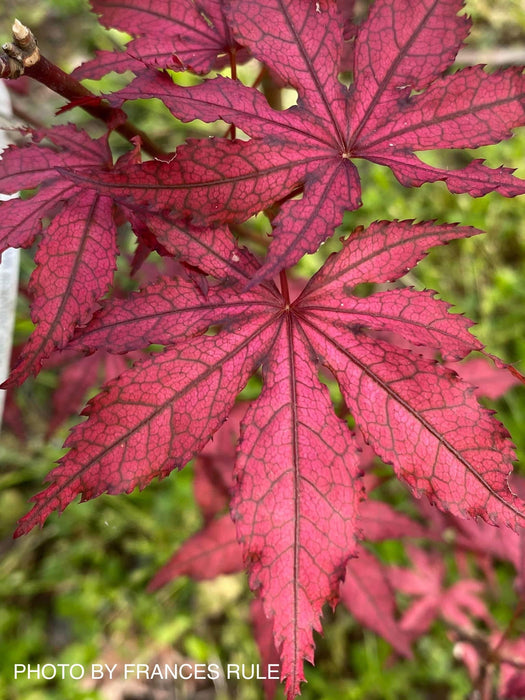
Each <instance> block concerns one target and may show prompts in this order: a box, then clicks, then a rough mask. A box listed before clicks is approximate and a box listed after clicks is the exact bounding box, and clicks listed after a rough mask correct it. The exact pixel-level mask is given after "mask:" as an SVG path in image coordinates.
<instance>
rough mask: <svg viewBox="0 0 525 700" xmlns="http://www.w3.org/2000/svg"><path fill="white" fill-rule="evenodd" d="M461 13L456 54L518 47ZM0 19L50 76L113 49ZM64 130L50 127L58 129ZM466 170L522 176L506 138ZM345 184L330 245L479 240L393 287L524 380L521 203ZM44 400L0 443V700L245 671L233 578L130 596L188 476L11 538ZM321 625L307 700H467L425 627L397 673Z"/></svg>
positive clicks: (42, 393) (484, 13)
mask: <svg viewBox="0 0 525 700" xmlns="http://www.w3.org/2000/svg"><path fill="white" fill-rule="evenodd" d="M468 9H469V12H470V13H471V14H472V15H473V17H474V18H475V20H476V25H475V29H474V31H473V34H472V37H471V39H470V44H471V46H478V47H484V46H494V45H505V44H506V43H507V42H509V41H514V42H519V41H521V42H524V41H525V9H524V7H523V4H522V2H520V0H491V2H488V0H470V1H469V2H468ZM14 16H17V17H19V18H20V19H21V20H22V21H23V22H25V23H27V24H28V25H29V26H31V27H32V29H33V30H34V31H35V32H36V33H37V36H38V38H39V41H40V45H41V46H42V48H43V50H44V52H45V53H46V55H48V56H49V57H50V58H52V59H53V60H55V61H56V62H58V63H60V64H61V65H63V67H64V68H66V69H72V68H73V67H74V66H75V65H78V63H80V62H81V61H82V60H84V59H85V58H87V57H88V56H89V54H90V53H91V52H92V51H93V49H94V48H95V47H99V48H111V47H112V46H113V45H115V44H118V43H120V42H121V41H122V36H121V35H119V34H118V33H116V32H108V31H106V30H103V29H101V28H100V27H99V26H98V24H97V22H96V19H95V17H94V16H93V15H90V14H89V13H88V12H87V5H86V3H84V2H83V0H39V2H38V3H34V2H32V1H30V0H20V1H14V0H7V1H5V0H4V3H3V7H2V8H0V31H1V32H2V34H3V35H5V40H7V39H8V27H9V26H10V23H11V21H12V19H13V17H14ZM110 80H112V78H111V79H110ZM104 85H105V84H103V86H104ZM29 99H31V98H29ZM54 104H55V103H54V102H53V103H52V105H54ZM57 104H60V102H59V101H57ZM32 110H34V111H35V112H36V113H38V111H39V106H37V105H35V104H33V106H31V105H30V104H29V105H28V106H27V112H28V113H29V114H31V111H32ZM129 112H130V116H131V117H132V119H134V120H135V121H136V123H137V124H140V127H141V128H143V129H144V130H145V131H148V132H150V133H152V135H153V136H154V137H155V138H158V139H159V141H160V142H161V143H164V142H168V141H169V142H170V143H171V145H172V147H174V146H175V145H177V143H181V142H182V141H183V140H184V139H185V138H186V137H187V136H188V135H189V134H192V135H199V134H203V133H207V132H205V131H204V129H203V127H202V126H201V125H199V124H198V123H196V124H192V125H180V123H178V122H176V120H174V119H173V117H171V116H170V115H169V114H168V113H167V111H166V110H165V109H164V108H163V107H162V106H161V105H159V103H158V102H155V101H148V102H146V103H138V104H136V105H133V106H130V108H129ZM71 117H72V115H71V114H67V115H65V116H64V117H63V119H70V118H71ZM75 118H77V119H79V120H80V121H82V122H83V123H85V122H86V121H87V120H86V118H85V117H80V116H78V117H75ZM117 148H118V145H117ZM472 155H473V156H476V157H483V158H486V159H487V161H488V163H489V164H490V165H492V166H493V167H496V166H498V165H500V164H501V163H505V164H507V165H508V164H510V165H513V166H514V167H519V168H520V169H519V171H518V174H519V175H521V177H525V166H524V165H523V164H524V163H525V133H523V132H521V133H520V134H519V135H518V136H516V137H514V138H513V139H512V140H511V141H509V142H506V143H503V144H500V145H499V146H495V147H490V148H486V149H478V150H477V151H476V152H473V153H472ZM422 158H424V159H433V162H438V163H443V162H446V163H448V164H456V166H457V165H460V164H461V158H464V155H463V154H456V153H447V154H446V155H443V154H435V153H432V154H428V153H426V154H422ZM444 159H445V160H444ZM358 167H359V169H360V173H361V175H362V179H363V203H364V204H363V207H362V208H361V209H360V210H359V211H357V212H352V213H348V214H347V215H346V217H345V221H344V224H343V226H342V227H341V228H340V231H339V232H338V236H342V235H345V234H347V233H348V232H349V231H350V230H352V229H353V228H355V227H356V226H358V225H368V224H369V223H370V222H371V221H373V220H375V219H391V218H398V219H404V218H414V217H417V219H418V220H425V219H438V220H439V221H446V222H453V221H457V222H460V223H461V224H463V225H471V226H475V227H478V228H480V229H482V230H484V231H486V233H485V234H484V235H483V236H477V237H475V238H472V239H468V240H463V241H457V242H454V243H452V244H450V245H449V246H445V247H442V248H439V249H436V250H434V251H432V252H431V253H430V254H429V256H428V258H427V259H426V260H425V261H423V262H422V263H421V264H420V265H419V266H418V267H417V269H416V270H414V271H413V272H411V273H410V275H408V276H407V277H406V278H405V279H404V281H403V283H405V284H408V285H413V286H416V287H417V288H431V289H435V290H436V291H437V292H438V293H439V294H440V296H441V297H442V298H443V299H445V300H447V301H449V302H451V303H453V304H455V305H456V308H457V310H458V311H460V312H462V313H465V314H466V315H467V316H468V317H469V318H471V319H473V320H475V321H476V322H477V324H478V325H477V326H476V328H475V333H476V334H477V335H478V337H479V338H480V339H481V340H482V342H483V343H484V344H485V345H486V346H487V349H488V350H489V351H490V352H493V353H495V354H498V355H499V356H501V357H502V358H503V359H504V360H506V361H507V362H510V363H513V364H515V365H516V366H517V368H518V369H520V370H521V371H522V372H525V363H524V358H525V314H524V312H523V309H524V308H525V284H523V281H524V280H525V224H524V222H525V198H523V197H522V198H518V199H516V200H507V199H505V198H503V197H500V196H498V195H488V196H486V197H483V198H480V199H477V200H474V199H472V198H470V197H468V196H466V195H464V196H454V195H451V194H450V193H449V192H448V191H447V189H446V187H445V186H444V185H442V184H440V183H438V184H434V185H426V186H424V187H422V188H420V189H417V190H407V189H405V188H403V187H402V186H401V185H399V183H398V182H397V181H396V180H395V178H394V177H393V176H392V175H391V173H390V172H389V171H388V170H387V169H385V168H381V167H380V166H375V165H372V164H370V163H358ZM257 225H258V226H259V227H260V230H263V229H264V228H265V226H266V229H267V223H266V224H265V221H264V217H259V222H258V224H257ZM338 236H335V237H334V238H333V239H332V240H331V241H328V242H327V243H326V244H325V245H324V246H322V248H321V250H320V251H319V252H318V253H316V254H315V255H312V256H307V257H306V258H305V259H304V260H303V261H302V262H301V263H300V265H299V266H298V268H297V273H298V275H299V276H303V275H308V274H311V273H312V272H313V271H315V270H316V269H318V267H319V266H320V265H321V264H322V261H323V260H324V259H325V258H326V256H327V255H328V254H329V253H330V252H331V251H332V250H335V249H337V248H338V246H339V243H338ZM32 266H33V263H32V260H31V257H30V256H29V255H25V257H24V261H23V268H22V279H23V280H27V278H28V276H29V274H30V272H31V269H32ZM30 330H31V322H30V319H29V317H28V305H27V302H26V301H24V300H21V304H20V308H19V319H18V322H17V338H18V340H22V339H23V338H25V337H27V335H28V334H29V332H30ZM55 385H56V376H55V375H54V374H53V373H51V372H43V373H42V374H41V375H40V376H39V377H38V378H37V379H35V380H34V381H31V382H29V383H28V384H27V385H25V386H24V387H22V388H21V389H20V391H19V392H18V402H19V405H20V407H21V410H22V413H23V416H24V419H25V421H26V424H27V435H28V437H27V439H26V440H19V439H17V438H16V437H15V436H14V435H11V434H10V433H8V432H5V433H4V434H3V435H2V440H1V444H0V552H1V560H0V580H1V581H2V586H1V588H0V697H2V698H7V700H18V699H23V700H52V699H53V700H54V699H55V698H57V697H64V698H68V700H77V699H79V700H80V699H81V698H82V699H87V698H92V699H93V700H95V699H97V698H98V699H99V700H102V698H103V697H104V696H103V695H102V693H101V692H99V691H97V689H96V688H91V687H89V688H88V687H86V686H85V685H84V684H83V683H80V682H78V681H67V680H66V681H58V682H53V681H37V680H35V679H32V680H23V679H19V680H17V681H16V682H15V681H14V680H13V665H14V664H15V663H32V664H37V663H40V664H43V663H47V662H52V663H69V664H72V663H79V664H82V665H84V666H89V665H90V664H91V663H104V662H106V661H107V662H108V663H116V662H119V663H126V662H135V661H137V662H147V661H149V660H151V659H153V658H155V657H156V656H161V655H163V654H166V653H168V652H169V653H171V654H173V653H175V654H176V658H177V660H178V661H185V660H190V661H191V660H193V661H196V662H208V663H212V662H213V663H215V662H217V661H219V662H220V663H222V664H226V663H245V664H247V663H248V664H249V663H258V655H257V650H256V646H255V643H254V641H253V638H252V634H251V628H250V623H249V601H250V595H251V594H250V593H249V591H248V590H247V586H246V583H245V579H244V576H243V575H241V574H239V575H236V576H231V577H221V578H220V579H218V580H217V581H212V582H207V583H202V584H195V583H192V582H190V581H188V580H187V579H180V580H178V581H175V582H173V583H171V584H170V585H168V586H167V587H166V588H164V589H163V590H161V591H159V592H158V593H155V594H150V593H148V592H146V585H147V582H148V580H149V579H150V578H151V577H152V576H153V575H154V573H155V572H156V571H157V570H158V568H159V567H160V566H161V565H162V564H163V563H164V562H165V561H166V560H167V559H168V558H169V556H170V555H171V554H172V552H173V551H174V550H175V549H176V548H177V546H178V545H180V543H182V542H183V541H184V540H185V539H186V538H187V537H188V536H189V535H191V534H192V533H193V532H195V531H196V530H197V529H198V528H199V526H200V524H201V520H200V516H199V514H198V512H197V509H196V507H195V504H194V499H193V493H192V470H191V466H189V467H187V468H186V469H184V470H183V471H182V472H181V473H178V474H173V475H172V476H171V477H170V478H169V479H167V480H165V481H163V482H160V483H159V482H155V483H153V484H151V485H150V486H149V487H148V488H147V489H146V490H145V491H144V492H142V493H133V494H131V495H129V496H119V497H110V496H102V497H100V498H98V499H96V500H95V501H91V502H88V503H85V504H82V505H72V506H70V507H69V508H68V509H67V510H66V512H65V513H64V514H63V515H62V516H60V517H58V516H53V517H51V518H50V520H49V523H48V524H47V525H46V526H45V528H44V529H43V530H41V531H37V532H32V533H31V534H30V535H28V536H26V537H24V538H22V539H21V540H17V541H13V540H12V539H11V533H12V530H13V525H14V523H15V521H16V520H17V519H18V518H19V517H20V516H22V515H23V514H24V513H25V511H26V509H27V500H28V498H29V497H30V496H31V495H33V494H35V493H36V492H37V491H39V490H40V489H41V483H42V481H43V479H44V477H45V475H46V473H47V472H48V471H49V468H50V466H51V464H52V463H53V462H54V461H55V460H56V459H58V458H59V457H60V455H61V454H62V451H61V448H60V445H61V444H62V442H63V440H64V438H65V437H66V434H67V426H66V427H65V428H63V429H62V430H61V431H60V432H59V434H57V436H56V437H53V438H52V439H51V440H50V441H46V439H45V432H46V427H47V418H48V415H49V411H50V403H49V402H50V394H51V391H52V390H53V388H54V386H55ZM259 385H260V382H259V381H258V379H257V378H255V379H254V380H252V381H251V383H250V384H249V386H248V387H247V389H246V390H245V395H246V396H254V395H256V393H257V391H258V388H259ZM494 406H495V408H497V410H498V413H499V416H500V418H501V419H502V421H503V422H504V423H505V424H506V425H507V427H508V428H509V430H510V432H511V433H512V435H513V437H514V440H515V442H516V443H517V448H518V453H519V456H520V458H521V460H522V461H523V463H524V464H525V440H524V436H523V430H522V426H523V425H524V424H525V392H524V390H523V388H521V387H518V388H516V389H513V390H512V391H511V392H509V393H508V394H507V395H506V396H505V397H504V398H503V399H501V400H499V401H498V402H496V403H495V404H494ZM404 493H405V492H404V490H403V489H402V487H400V486H396V487H394V490H393V491H392V490H391V491H390V493H389V494H388V498H389V499H390V500H391V502H397V501H402V500H403V498H404ZM381 555H382V556H383V557H384V558H385V559H387V560H389V561H392V562H399V561H401V560H402V559H403V551H402V548H401V547H400V546H399V545H398V544H397V543H386V544H385V545H384V547H383V549H382V550H381ZM443 556H444V557H445V558H446V560H447V562H448V563H449V566H450V570H451V571H452V572H453V564H452V560H451V556H450V553H447V552H445V551H444V552H443ZM473 572H474V573H475V569H473ZM512 580H513V572H512V571H510V569H509V568H507V567H504V566H501V567H500V568H499V569H498V595H497V596H496V595H495V594H494V596H493V598H494V599H493V600H492V601H491V604H492V611H493V614H494V615H495V616H496V618H497V619H498V621H500V623H501V624H502V625H504V624H506V623H507V622H508V620H509V618H510V615H511V613H512V608H513V605H514V604H515V595H514V593H513V591H512ZM324 623H325V624H324V630H325V631H324V635H325V636H324V637H318V638H317V655H316V667H315V668H312V667H308V669H307V680H308V684H306V685H305V686H304V688H303V697H304V698H305V699H306V700H314V699H316V698H320V697H322V698H325V700H340V699H341V698H345V699H348V700H394V699H395V698H404V697H410V698H411V700H412V699H413V700H420V699H421V700H426V699H430V698H432V699H439V698H448V699H450V700H460V698H465V697H466V696H467V694H468V692H469V689H470V682H469V679H468V675H467V673H466V671H465V669H464V668H463V667H462V666H460V665H459V664H458V663H456V662H455V660H454V658H453V655H452V651H451V643H450V641H449V639H448V637H447V634H446V630H445V628H444V626H443V625H441V624H439V623H437V624H435V625H434V626H433V628H432V631H431V634H429V635H428V636H426V637H425V638H423V639H421V640H420V641H419V642H418V643H417V644H416V645H415V657H414V659H413V660H411V661H408V660H400V659H398V658H396V657H394V656H393V654H392V651H391V649H390V647H389V646H388V644H387V643H386V642H384V641H383V640H382V639H380V638H378V637H377V636H376V635H374V634H373V633H371V632H369V631H367V630H364V629H362V628H361V627H359V626H358V625H357V624H356V623H355V621H354V620H353V619H352V618H351V617H350V615H349V614H348V613H347V612H346V611H345V610H343V609H342V608H338V609H337V610H336V611H335V613H331V612H330V611H328V610H327V612H326V616H325V620H324ZM188 688H189V686H188V685H185V686H181V687H180V688H179V689H178V693H179V694H178V695H177V696H176V697H180V698H187V697H188V698H189V697H199V698H205V697H216V698H218V699H219V700H226V699H227V698H228V699H233V698H241V699H243V700H252V699H253V700H257V699H258V698H261V688H260V685H259V684H258V683H257V682H256V681H245V682H242V683H235V682H234V681H232V682H230V683H228V685H226V686H224V687H220V688H215V689H213V688H207V689H206V688H201V689H198V688H194V689H192V691H191V692H194V693H195V694H194V695H190V694H189V693H190V690H188ZM199 690H200V693H201V694H199V695H198V694H197V692H198V691H199ZM206 693H208V694H206ZM145 697H146V696H145ZM278 697H282V692H281V691H279V695H278Z"/></svg>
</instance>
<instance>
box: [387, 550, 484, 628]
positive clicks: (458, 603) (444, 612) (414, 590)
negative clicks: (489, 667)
mask: <svg viewBox="0 0 525 700" xmlns="http://www.w3.org/2000/svg"><path fill="white" fill-rule="evenodd" d="M407 553H408V554H409V556H410V558H411V560H412V562H413V564H414V568H412V569H405V568H402V567H396V566H392V567H390V569H389V571H388V577H389V579H390V582H391V584H392V586H393V587H394V588H395V589H396V590H398V591H402V592H403V593H407V594H409V595H411V596H415V597H416V600H415V601H414V602H413V603H412V604H411V605H410V607H409V608H408V610H407V611H406V612H405V614H404V615H403V619H402V620H401V623H400V626H401V629H402V630H404V631H405V632H406V633H407V634H408V635H409V636H410V638H411V639H417V638H418V637H420V636H422V635H423V634H425V633H426V632H427V631H428V628H429V627H430V625H431V624H432V622H434V620H435V619H437V618H438V617H442V618H443V619H444V620H447V621H449V622H451V623H453V624H454V625H456V626H458V627H462V628H466V629H472V628H473V626H472V622H471V620H470V616H474V617H476V618H479V619H482V620H484V621H485V622H487V623H488V624H489V625H490V624H491V623H492V619H491V617H490V615H489V613H488V610H487V609H486V607H485V604H484V602H483V601H482V600H481V598H480V597H479V594H480V593H481V592H482V590H483V584H482V583H481V582H479V581H475V580H473V579H463V580H461V581H458V582H457V583H454V584H453V585H452V586H450V587H449V588H444V586H443V578H444V575H445V566H444V564H443V561H442V557H441V555H440V554H439V553H437V552H432V553H427V552H425V551H423V550H422V549H419V548H417V547H413V546H408V547H407Z"/></svg>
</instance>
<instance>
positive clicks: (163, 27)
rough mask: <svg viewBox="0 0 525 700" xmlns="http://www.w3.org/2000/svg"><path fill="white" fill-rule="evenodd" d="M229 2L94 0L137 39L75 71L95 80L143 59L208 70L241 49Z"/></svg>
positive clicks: (109, 22)
mask: <svg viewBox="0 0 525 700" xmlns="http://www.w3.org/2000/svg"><path fill="white" fill-rule="evenodd" d="M225 4H226V3H225V2H224V0H197V1H196V2H194V1H193V0H161V1H160V2H158V1H157V2H155V3H154V4H148V3H145V2H142V1H141V0H126V2H125V3H122V2H115V0H109V1H108V0H104V2H102V1H101V0H93V2H92V5H93V9H94V10H95V12H97V13H98V14H99V15H100V19H101V22H102V24H104V25H105V26H106V27H116V28H117V29H120V30H122V31H124V32H128V33H129V34H132V35H134V36H137V35H138V38H135V39H133V40H132V41H131V42H130V43H129V44H128V45H127V46H126V50H125V52H122V53H120V54H115V53H114V52H111V51H100V52H98V54H97V57H96V58H95V59H94V60H92V61H88V62H87V63H85V64H84V65H83V66H81V68H80V69H77V71H75V76H76V77H77V78H78V79H82V78H91V79H96V78H97V77H102V75H105V74H106V73H107V72H108V71H112V70H113V71H114V70H116V71H118V72H124V71H126V70H132V71H135V72H140V71H142V70H144V64H145V65H149V66H161V67H163V68H171V69H173V70H183V69H187V68H189V69H191V70H193V71H195V72H196V73H207V72H208V71H210V70H211V69H212V68H213V67H219V66H220V65H221V64H222V63H223V61H221V60H220V59H219V58H218V57H219V56H220V55H224V54H226V55H230V54H236V55H237V52H238V51H241V52H242V49H241V47H240V46H239V44H238V43H237V42H236V41H235V40H234V38H233V37H232V33H231V30H230V27H229V25H228V23H227V20H226V17H225V13H224V7H225ZM244 53H246V52H244ZM239 58H241V59H242V53H241V56H240V57H239Z"/></svg>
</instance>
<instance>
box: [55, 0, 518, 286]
mask: <svg viewBox="0 0 525 700" xmlns="http://www.w3.org/2000/svg"><path fill="white" fill-rule="evenodd" d="M462 5H463V3H462V0H446V1H443V2H436V1H435V0H423V1H422V2H418V3H416V4H415V5H414V3H411V2H409V1H408V0H394V1H392V0H376V2H375V3H374V5H373V6H372V9H371V11H370V14H369V17H368V19H367V20H366V21H365V22H364V23H363V24H362V25H361V26H360V27H359V29H358V31H357V37H356V40H355V54H354V66H353V74H354V83H353V85H352V86H350V88H346V87H344V86H343V85H342V84H341V83H340V82H339V80H338V71H339V65H340V58H341V52H342V49H343V30H342V21H341V16H340V14H339V11H338V9H337V5H336V2H335V0H320V2H317V3H314V2H296V1H295V0H264V2H261V1H260V0H251V1H250V0H231V2H230V3H229V19H230V22H231V25H232V27H233V29H234V34H235V36H236V38H237V40H238V41H239V43H241V44H242V45H243V46H245V47H247V48H249V49H250V51H251V52H252V54H253V55H254V56H255V57H256V58H258V59H259V60H260V61H262V62H263V63H264V64H265V65H266V66H268V67H269V69H270V70H271V71H272V73H273V74H274V75H276V76H277V77H278V79H279V81H280V82H282V83H284V84H288V85H291V86H293V87H294V88H295V89H296V90H297V92H298V95H299V99H298V104H297V106H295V107H292V108H291V109H288V110H285V111H276V110H274V109H272V108H270V106H269V105H268V103H267V102H266V100H265V98H264V97H263V95H262V94H261V93H260V92H258V91H257V90H256V89H254V88H249V87H247V86H244V85H242V84H241V83H240V82H238V81H234V80H229V79H226V78H220V77H219V78H216V79H214V80H206V81H205V82H204V83H203V84H201V85H198V86H195V87H191V88H183V87H180V86H177V85H173V83H172V81H171V79H170V78H169V77H167V76H166V75H162V74H159V73H152V72H150V73H148V72H143V73H141V75H140V76H139V77H138V78H137V79H136V80H135V81H134V82H133V83H132V85H131V86H130V87H128V88H127V89H125V90H124V91H122V92H121V93H119V95H118V96H117V98H116V99H117V100H120V101H121V100H122V99H135V98H139V97H140V98H143V97H148V96H149V97H158V98H160V99H162V100H163V101H164V103H165V104H166V105H167V106H168V107H169V109H170V110H171V111H172V112H173V113H174V114H175V116H177V117H178V118H179V119H182V120H184V121H189V120H193V119H201V120H204V121H214V120H218V119H222V120H224V121H227V122H229V123H234V124H235V125H236V126H238V127H240V128H241V129H243V131H245V132H246V133H247V134H249V135H250V136H251V137H252V140H251V141H249V142H234V143H230V142H226V141H222V140H211V141H207V142H203V141H194V142H190V143H188V144H187V145H186V146H182V147H180V148H179V149H178V151H177V155H176V158H174V159H173V160H171V161H170V162H169V163H164V162H162V163H161V162H149V163H145V164H142V165H139V166H135V167H134V168H131V169H130V170H129V171H127V172H126V173H111V174H108V175H107V176H103V178H102V180H103V182H100V180H96V181H95V180H94V178H92V177H90V176H89V175H88V174H87V175H82V176H79V175H78V174H71V175H70V176H71V177H72V178H73V179H74V181H76V182H83V183H85V184H86V185H88V186H90V187H95V188H96V189H99V190H100V191H102V192H106V193H107V192H113V193H118V194H119V196H130V197H131V196H132V197H133V198H134V199H139V200H141V201H146V202H149V203H151V205H154V206H155V207H157V208H159V207H160V208H172V209H174V210H175V211H176V213H177V215H179V216H184V217H193V219H194V220H195V222H196V223H209V222H225V221H233V220H237V221H238V220H243V219H246V218H247V217H248V216H250V215H251V214H254V213H255V212H257V211H260V210H263V209H265V208H267V207H269V206H271V205H272V204H273V203H274V202H275V200H277V199H282V198H285V197H287V196H289V195H290V194H291V193H292V192H294V191H296V190H297V188H303V189H304V195H303V198H302V200H301V201H297V200H292V201H287V202H286V203H285V204H283V206H282V207H281V210H280V213H279V215H278V216H277V218H276V219H275V221H274V227H275V228H274V239H273V241H272V245H271V247H270V252H269V256H268V257H267V259H266V262H265V264H264V266H263V267H262V268H261V270H260V271H259V272H258V273H257V275H256V277H255V280H254V282H256V281H259V280H260V279H263V278H265V277H266V278H268V277H271V276H272V275H274V274H275V273H276V271H278V270H279V269H282V268H284V267H289V266H291V265H292V264H294V263H295V262H297V260H298V259H299V258H300V257H301V256H302V255H303V253H306V252H313V251H314V250H316V249H317V247H318V245H319V243H320V242H321V241H322V240H324V239H325V238H326V237H327V235H329V234H330V232H331V231H333V229H334V227H335V226H337V225H339V224H340V223H341V219H342V215H343V211H344V210H345V209H356V208H358V207H359V206H360V204H361V200H360V183H359V175H358V171H357V168H356V165H355V161H356V160H358V159H366V160H370V161H373V162H375V163H379V164H382V165H386V166H388V167H390V168H391V169H392V171H393V172H394V174H395V176H396V177H397V178H398V179H399V180H400V182H401V183H402V184H404V185H406V186H419V185H421V184H423V183H425V182H435V181H437V180H443V181H445V182H446V184H447V186H448V188H449V189H450V190H451V191H452V192H467V193H469V194H471V195H473V196H481V195H483V194H485V193H487V192H491V191H497V192H500V193H501V194H503V195H505V196H515V195H518V194H523V193H524V192H525V184H524V182H523V181H522V180H518V179H517V178H515V177H513V175H512V171H511V170H509V169H504V168H500V169H497V170H492V169H489V168H487V167H485V166H484V165H483V164H482V162H481V161H479V160H474V161H472V162H471V163H469V164H468V165H467V166H466V167H464V168H461V169H459V170H445V169H440V168H436V167H433V166H430V165H427V164H426V163H424V162H422V161H421V160H420V159H419V158H418V157H417V155H416V154H417V152H419V151H425V150H429V149H438V148H474V147H477V146H482V145H486V144H491V143H496V142H498V141H501V140H502V139H506V138H509V137H510V136H511V134H512V131H511V130H512V129H513V128H514V127H516V126H518V125H522V124H524V123H525V106H524V105H525V102H524V97H525V77H524V76H523V75H522V73H521V70H520V69H515V68H511V69H507V70H502V71H498V72H496V73H492V74H488V73H486V72H485V71H484V70H483V68H482V67H480V66H476V67H473V68H466V69H464V70H460V71H458V72H456V73H454V74H452V75H447V74H445V71H446V70H447V69H448V68H449V67H450V66H451V64H452V62H453V60H454V57H455V54H456V53H457V50H458V49H459V47H460V45H461V43H462V41H463V40H464V39H465V37H466V35H467V33H468V29H469V22H468V20H467V18H466V17H465V16H461V17H460V16H458V14H457V13H458V11H459V10H460V9H461V8H462ZM414 93H415V94H414ZM65 174H66V173H65Z"/></svg>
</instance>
